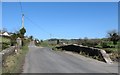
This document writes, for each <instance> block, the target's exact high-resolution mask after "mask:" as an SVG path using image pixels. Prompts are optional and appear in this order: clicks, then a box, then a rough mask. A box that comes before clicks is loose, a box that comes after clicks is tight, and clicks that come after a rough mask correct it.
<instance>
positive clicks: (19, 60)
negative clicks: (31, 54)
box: [2, 44, 28, 73]
mask: <svg viewBox="0 0 120 75" xmlns="http://www.w3.org/2000/svg"><path fill="white" fill-rule="evenodd" d="M27 52H28V44H26V45H25V46H23V47H22V48H21V49H20V50H19V51H18V53H17V54H13V55H10V56H8V57H7V58H6V61H5V64H4V65H3V69H2V72H3V73H20V72H21V70H22V66H23V63H24V59H25V55H26V53H27Z"/></svg>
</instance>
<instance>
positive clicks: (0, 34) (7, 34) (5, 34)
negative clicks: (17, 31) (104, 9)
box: [0, 32, 10, 37]
mask: <svg viewBox="0 0 120 75" xmlns="http://www.w3.org/2000/svg"><path fill="white" fill-rule="evenodd" d="M0 36H7V37H9V36H10V34H9V33H8V32H1V33H0Z"/></svg>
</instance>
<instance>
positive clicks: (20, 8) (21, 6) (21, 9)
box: [19, 0, 23, 14]
mask: <svg viewBox="0 0 120 75" xmlns="http://www.w3.org/2000/svg"><path fill="white" fill-rule="evenodd" d="M19 4H20V9H21V14H23V8H22V3H21V1H20V0H19Z"/></svg>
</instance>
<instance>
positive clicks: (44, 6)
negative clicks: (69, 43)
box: [2, 2, 118, 39]
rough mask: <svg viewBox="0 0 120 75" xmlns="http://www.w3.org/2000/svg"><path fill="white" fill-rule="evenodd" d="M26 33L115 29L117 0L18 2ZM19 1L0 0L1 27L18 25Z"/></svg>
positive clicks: (77, 34)
mask: <svg viewBox="0 0 120 75" xmlns="http://www.w3.org/2000/svg"><path fill="white" fill-rule="evenodd" d="M21 5H22V11H23V13H24V15H25V18H24V27H25V28H26V31H27V32H26V34H25V35H27V36H30V35H32V36H34V37H35V38H38V39H49V38H60V39H62V38H64V39H77V38H84V37H88V38H104V37H106V35H107V32H108V31H110V30H114V29H116V30H117V29H118V3H117V2H21ZM21 20H22V15H21V7H20V3H19V2H3V3H2V27H3V28H6V29H7V31H9V32H16V31H18V30H19V29H20V28H21V26H22V21H21Z"/></svg>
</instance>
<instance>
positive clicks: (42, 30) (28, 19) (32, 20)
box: [25, 15, 52, 36]
mask: <svg viewBox="0 0 120 75" xmlns="http://www.w3.org/2000/svg"><path fill="white" fill-rule="evenodd" d="M25 18H26V19H27V20H29V21H30V22H31V23H32V24H33V25H34V26H37V28H40V29H41V30H42V31H44V32H46V33H47V34H48V35H50V36H52V34H51V33H49V32H47V31H46V30H45V29H43V28H42V27H40V26H39V25H38V24H36V23H35V22H33V20H31V19H30V18H29V17H28V16H26V15H25Z"/></svg>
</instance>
